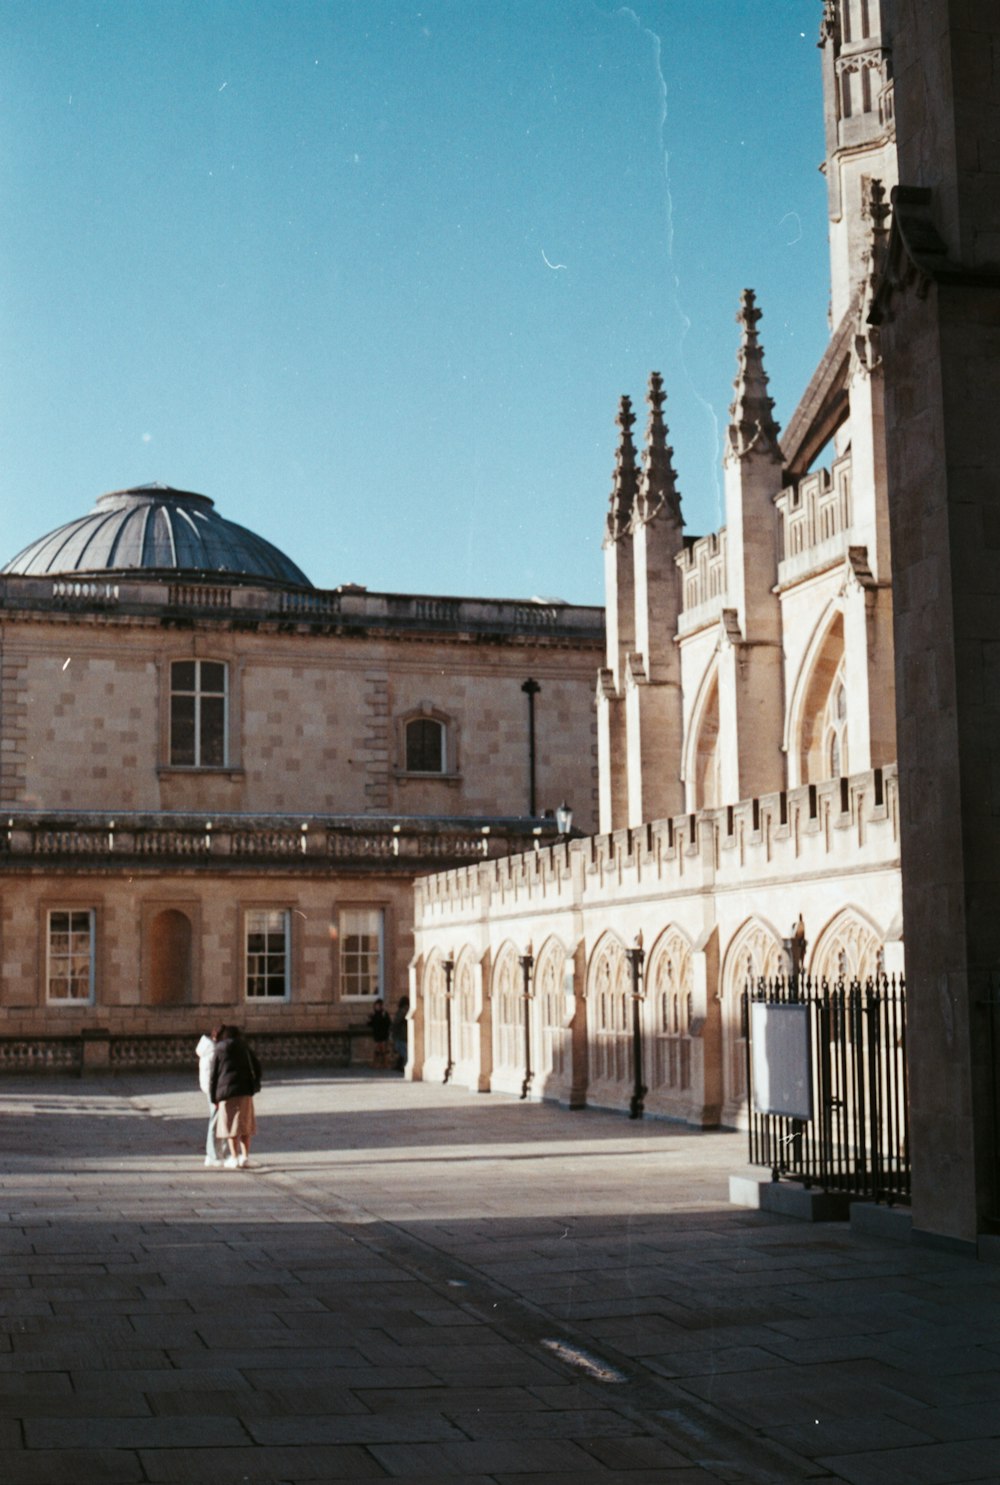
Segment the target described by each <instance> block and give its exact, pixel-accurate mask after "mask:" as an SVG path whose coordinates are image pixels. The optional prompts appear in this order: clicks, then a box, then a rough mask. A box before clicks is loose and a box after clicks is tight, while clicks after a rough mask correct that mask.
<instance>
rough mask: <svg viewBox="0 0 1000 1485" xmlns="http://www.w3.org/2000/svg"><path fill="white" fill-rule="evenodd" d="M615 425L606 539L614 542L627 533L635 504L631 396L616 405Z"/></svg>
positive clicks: (636, 480)
mask: <svg viewBox="0 0 1000 1485" xmlns="http://www.w3.org/2000/svg"><path fill="white" fill-rule="evenodd" d="M615 422H616V423H617V424H618V427H619V428H620V429H621V438H620V439H619V440H618V449H617V451H616V453H615V472H614V477H613V479H612V482H611V509H610V511H609V512H608V540H609V541H617V540H618V539H619V537H620V536H623V535H624V534H625V532H626V531H627V530H628V527H629V522H630V521H631V519H632V507H633V506H634V504H635V496H636V488H637V485H638V474H637V471H636V466H635V444H634V443H633V442H632V428H633V426H634V424H635V413H634V412H633V411H632V399H631V397H623V398H622V399H621V401H620V402H619V404H618V416H617V417H616V418H615Z"/></svg>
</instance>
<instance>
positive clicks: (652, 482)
mask: <svg viewBox="0 0 1000 1485" xmlns="http://www.w3.org/2000/svg"><path fill="white" fill-rule="evenodd" d="M666 400H667V394H666V392H664V390H663V377H662V376H661V375H660V373H659V372H658V371H654V372H652V373H651V374H650V378H649V390H648V391H647V392H646V402H647V404H648V405H649V422H648V423H647V424H646V444H645V447H644V449H643V451H642V474H641V476H640V478H639V495H638V499H637V501H636V508H635V519H636V520H638V521H651V520H652V519H653V517H654V516H656V515H659V513H660V511H661V510H663V509H664V507H666V510H667V513H668V515H670V516H671V517H672V518H673V519H674V521H676V523H677V525H678V526H683V524H684V518H683V516H682V515H681V497H680V495H679V494H678V491H677V476H676V474H675V473H674V466H673V454H674V451H673V449H672V448H671V447H670V445H669V444H668V443H667V426H666V423H665V422H664V421H663V404H664V403H665V402H666Z"/></svg>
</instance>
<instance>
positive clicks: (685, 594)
mask: <svg viewBox="0 0 1000 1485" xmlns="http://www.w3.org/2000/svg"><path fill="white" fill-rule="evenodd" d="M677 568H678V571H679V573H680V578H681V594H682V607H681V614H680V621H679V624H678V632H679V633H681V634H690V633H691V632H692V631H693V630H695V629H700V628H702V627H703V626H704V625H705V624H708V623H711V622H712V621H713V620H715V619H717V618H718V616H719V614H720V613H721V612H722V610H723V608H724V607H725V604H726V528H725V527H723V528H722V530H721V531H711V532H709V534H708V535H707V536H698V537H696V538H694V540H692V541H690V542H685V544H684V550H683V551H682V552H680V553H679V554H678V556H677Z"/></svg>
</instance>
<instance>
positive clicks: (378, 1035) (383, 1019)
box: [368, 1000, 392, 1067]
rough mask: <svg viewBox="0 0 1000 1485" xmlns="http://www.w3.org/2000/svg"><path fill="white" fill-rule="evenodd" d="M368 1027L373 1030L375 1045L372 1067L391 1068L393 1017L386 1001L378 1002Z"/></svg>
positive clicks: (369, 1018) (369, 1019)
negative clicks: (390, 1047)
mask: <svg viewBox="0 0 1000 1485" xmlns="http://www.w3.org/2000/svg"><path fill="white" fill-rule="evenodd" d="M368 1025H369V1027H370V1029H371V1034H372V1041H373V1042H374V1043H375V1045H374V1048H373V1050H372V1067H388V1066H389V1032H390V1031H391V1030H392V1017H391V1016H390V1015H389V1012H388V1011H387V1010H386V1008H385V1001H383V1000H377V1001H376V1002H375V1008H374V1010H373V1011H372V1013H371V1015H370V1016H369V1017H368Z"/></svg>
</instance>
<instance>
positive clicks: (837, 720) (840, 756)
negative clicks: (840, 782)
mask: <svg viewBox="0 0 1000 1485" xmlns="http://www.w3.org/2000/svg"><path fill="white" fill-rule="evenodd" d="M823 755H824V758H825V761H826V766H827V776H828V777H829V778H831V779H841V778H844V777H845V776H846V775H847V774H848V773H849V772H850V765H849V762H848V752H847V686H846V684H845V682H844V665H843V661H842V662H841V664H840V666H839V667H838V670H837V674H836V675H835V676H834V678H833V685H832V686H831V687H830V695H829V697H828V699H827V703H826V715H825V717H824V718H823Z"/></svg>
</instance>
